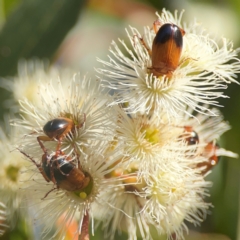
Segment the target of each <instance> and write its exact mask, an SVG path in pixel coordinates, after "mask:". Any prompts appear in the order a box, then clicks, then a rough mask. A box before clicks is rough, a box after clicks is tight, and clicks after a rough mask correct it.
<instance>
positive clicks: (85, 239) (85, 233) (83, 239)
mask: <svg viewBox="0 0 240 240" xmlns="http://www.w3.org/2000/svg"><path fill="white" fill-rule="evenodd" d="M88 226H89V215H88V212H86V214H85V215H84V217H83V223H82V227H81V233H80V235H79V237H78V240H89V230H88Z"/></svg>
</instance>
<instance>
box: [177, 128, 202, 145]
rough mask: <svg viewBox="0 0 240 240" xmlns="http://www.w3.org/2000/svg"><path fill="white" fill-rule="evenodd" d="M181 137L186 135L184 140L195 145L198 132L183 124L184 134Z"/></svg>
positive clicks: (197, 140) (197, 139)
mask: <svg viewBox="0 0 240 240" xmlns="http://www.w3.org/2000/svg"><path fill="white" fill-rule="evenodd" d="M181 137H186V138H185V141H186V142H187V144H188V145H196V144H198V143H199V137H198V134H197V133H196V132H195V131H194V130H193V128H192V127H191V126H184V134H183V135H181Z"/></svg>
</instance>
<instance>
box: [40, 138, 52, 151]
mask: <svg viewBox="0 0 240 240" xmlns="http://www.w3.org/2000/svg"><path fill="white" fill-rule="evenodd" d="M46 139H50V138H49V137H47V136H38V137H37V141H38V143H39V145H40V147H41V149H42V150H43V152H44V153H45V154H46V153H47V149H46V148H45V146H44V145H43V143H42V142H41V141H50V140H46Z"/></svg>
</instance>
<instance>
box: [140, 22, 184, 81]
mask: <svg viewBox="0 0 240 240" xmlns="http://www.w3.org/2000/svg"><path fill="white" fill-rule="evenodd" d="M153 29H154V31H155V33H156V36H155V38H154V40H153V44H152V50H150V49H149V48H148V47H147V45H146V43H145V42H144V40H143V38H140V41H141V43H142V44H143V46H144V47H145V48H146V49H147V51H148V53H149V55H150V56H151V58H152V67H151V68H149V69H150V71H151V73H152V74H153V75H154V76H156V77H159V76H162V75H166V76H167V77H171V75H172V72H173V71H174V70H175V69H176V68H177V67H178V65H179V60H180V57H181V53H182V47H183V36H184V35H185V31H184V30H183V29H182V28H180V27H178V26H177V25H175V24H173V23H165V24H163V25H161V23H160V22H159V21H158V20H157V21H155V22H154V23H153Z"/></svg>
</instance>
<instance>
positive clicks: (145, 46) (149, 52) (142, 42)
mask: <svg viewBox="0 0 240 240" xmlns="http://www.w3.org/2000/svg"><path fill="white" fill-rule="evenodd" d="M134 37H136V38H137V39H138V41H140V43H141V44H142V46H143V47H144V48H145V49H146V50H147V52H148V54H149V56H152V50H151V49H150V48H149V47H148V46H147V44H146V42H145V41H144V39H143V38H142V37H140V36H137V35H134Z"/></svg>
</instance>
